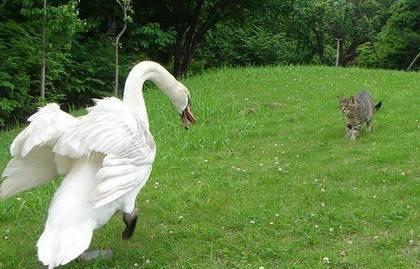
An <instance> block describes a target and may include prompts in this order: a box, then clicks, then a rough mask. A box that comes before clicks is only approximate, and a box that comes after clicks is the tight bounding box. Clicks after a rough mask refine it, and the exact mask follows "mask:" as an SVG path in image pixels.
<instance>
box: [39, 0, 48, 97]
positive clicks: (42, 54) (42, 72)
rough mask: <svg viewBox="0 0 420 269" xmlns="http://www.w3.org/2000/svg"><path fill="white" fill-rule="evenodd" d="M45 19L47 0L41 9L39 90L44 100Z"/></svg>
mask: <svg viewBox="0 0 420 269" xmlns="http://www.w3.org/2000/svg"><path fill="white" fill-rule="evenodd" d="M46 17H47V0H44V9H43V15H42V19H41V88H40V96H41V99H45V69H46V66H47V63H46V59H45V58H46V57H47V52H46V50H47V46H46V39H47V29H46V27H47V26H46Z"/></svg>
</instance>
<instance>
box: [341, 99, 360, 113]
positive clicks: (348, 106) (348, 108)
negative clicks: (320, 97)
mask: <svg viewBox="0 0 420 269" xmlns="http://www.w3.org/2000/svg"><path fill="white" fill-rule="evenodd" d="M338 102H339V104H340V110H341V112H343V113H344V114H346V115H349V114H352V113H353V111H355V109H356V104H355V101H354V97H353V96H350V97H348V98H345V97H339V101H338Z"/></svg>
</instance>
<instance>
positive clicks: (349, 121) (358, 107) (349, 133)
mask: <svg viewBox="0 0 420 269" xmlns="http://www.w3.org/2000/svg"><path fill="white" fill-rule="evenodd" d="M339 103H340V110H341V111H342V112H343V113H344V115H345V117H346V129H345V136H346V137H348V138H350V140H353V141H354V140H356V137H357V136H358V135H359V133H360V130H361V129H362V126H363V123H366V126H367V130H368V131H371V129H372V118H373V115H374V114H375V112H376V111H378V110H379V109H380V108H381V106H382V102H379V103H378V104H376V105H374V104H373V98H372V96H371V95H370V94H369V93H368V92H365V91H362V92H359V93H358V94H356V95H355V96H350V97H349V98H340V101H339Z"/></svg>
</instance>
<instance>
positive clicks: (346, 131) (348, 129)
mask: <svg viewBox="0 0 420 269" xmlns="http://www.w3.org/2000/svg"><path fill="white" fill-rule="evenodd" d="M351 132H352V130H351V124H348V123H347V124H346V129H345V130H344V136H345V137H346V138H349V137H350V135H351Z"/></svg>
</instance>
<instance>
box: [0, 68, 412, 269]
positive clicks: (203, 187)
mask: <svg viewBox="0 0 420 269" xmlns="http://www.w3.org/2000/svg"><path fill="white" fill-rule="evenodd" d="M185 84H186V85H187V86H188V87H189V89H190V91H191V94H192V102H193V111H194V112H195V114H196V117H197V119H198V124H197V125H196V126H194V127H193V128H191V129H190V130H189V131H184V130H183V129H182V128H181V126H180V122H179V116H178V115H177V114H176V113H175V112H174V111H173V109H172V108H171V106H170V105H169V101H168V100H167V98H166V97H165V96H163V95H162V94H161V93H160V92H158V91H155V90H152V91H147V92H146V103H147V104H148V110H149V117H150V122H151V123H150V125H151V131H152V133H153V135H154V137H155V140H156V144H157V147H158V154H157V157H156V160H155V164H154V170H153V172H152V175H151V177H150V179H149V182H148V184H147V186H146V187H145V188H144V189H143V190H142V192H141V193H140V195H139V197H138V201H137V205H138V208H139V211H140V218H139V222H138V229H137V231H136V233H135V235H134V237H133V239H132V240H131V241H129V242H122V240H121V239H120V233H121V232H122V230H123V223H122V221H121V219H120V216H119V215H117V216H115V217H114V218H113V219H112V220H111V221H110V222H109V223H108V224H107V225H106V226H104V227H102V228H101V229H99V230H97V231H96V232H95V234H94V238H93V241H92V244H91V248H92V249H96V248H107V249H112V250H113V252H114V256H113V258H112V259H111V260H107V261H103V260H96V261H92V262H85V263H83V264H81V263H77V262H72V263H70V264H68V265H66V266H63V267H62V268H63V269H75V268H86V269H93V268H121V269H123V268H124V269H126V268H210V269H212V268H266V269H267V268H415V267H418V266H419V265H420V243H419V239H420V237H419V233H420V229H419V227H420V221H419V211H418V210H419V206H420V199H419V197H420V182H419V180H420V165H419V157H420V152H419V146H420V118H419V116H420V115H419V107H420V74H418V73H404V72H395V71H393V72H391V71H381V70H361V69H341V68H328V67H266V68H245V69H222V70H216V71H212V72H208V73H205V74H203V75H200V76H195V77H192V78H190V79H188V80H186V81H185ZM360 89H367V90H369V91H370V92H371V93H372V94H373V96H374V97H375V99H376V100H377V101H380V100H382V101H383V107H382V109H381V110H380V111H379V112H378V114H377V115H376V118H375V120H374V130H373V131H372V132H371V133H367V132H365V131H364V132H362V133H361V135H360V137H359V139H358V140H357V141H356V142H351V141H349V140H346V139H344V119H343V117H342V115H341V114H340V112H339V110H338V101H337V96H338V95H351V94H353V93H355V92H356V91H358V90H360ZM17 132H18V130H12V131H9V132H3V133H1V134H0V169H2V168H4V167H5V165H6V163H7V160H8V159H9V154H8V146H9V145H10V143H11V141H12V139H13V137H14V136H15V135H16V134H17ZM58 186H59V180H57V181H55V182H53V183H50V184H49V185H47V186H43V187H41V188H38V189H36V190H32V191H28V192H25V193H23V194H21V195H18V196H15V197H13V198H11V199H9V200H6V201H3V202H1V203H0V268H42V266H41V265H40V264H39V262H38V261H37V257H36V248H35V245H36V241H37V239H38V237H39V235H40V233H41V232H42V229H43V223H44V221H45V218H46V214H47V209H48V205H49V202H50V200H51V197H52V195H53V193H54V190H55V189H56V188H57V187H58ZM327 258H328V261H329V262H328V261H327Z"/></svg>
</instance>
